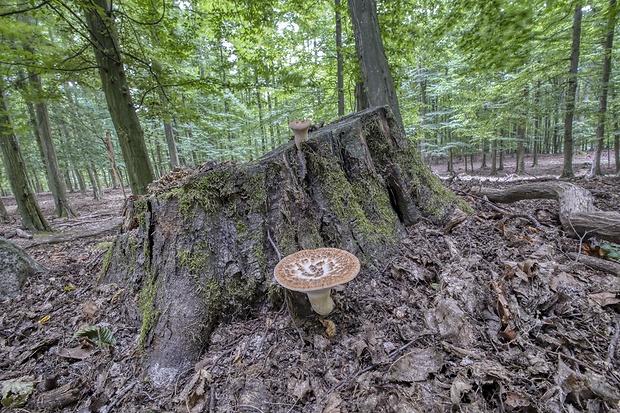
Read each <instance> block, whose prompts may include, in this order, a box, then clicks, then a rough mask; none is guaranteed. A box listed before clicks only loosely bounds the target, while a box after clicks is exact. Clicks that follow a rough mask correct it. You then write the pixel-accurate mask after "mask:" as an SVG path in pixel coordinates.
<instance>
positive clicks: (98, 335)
mask: <svg viewBox="0 0 620 413" xmlns="http://www.w3.org/2000/svg"><path fill="white" fill-rule="evenodd" d="M80 337H86V338H88V339H89V340H91V341H92V342H94V343H96V344H97V347H99V348H104V347H109V346H111V345H114V344H116V338H115V337H114V334H113V333H112V332H111V331H110V330H109V329H108V328H107V327H102V326H99V325H94V326H86V327H83V328H80V329H79V330H78V331H76V333H75V334H74V335H73V338H72V340H75V339H78V338H80Z"/></svg>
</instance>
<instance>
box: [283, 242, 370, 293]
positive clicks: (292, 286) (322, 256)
mask: <svg viewBox="0 0 620 413" xmlns="http://www.w3.org/2000/svg"><path fill="white" fill-rule="evenodd" d="M359 271H360V262H359V260H358V259H357V257H356V256H355V255H353V254H351V253H350V252H347V251H344V250H341V249H338V248H317V249H314V250H302V251H299V252H296V253H294V254H291V255H288V256H286V257H284V258H283V259H282V261H280V262H279V263H278V264H277V265H276V268H275V270H274V275H275V277H276V280H277V281H278V283H280V285H282V286H283V287H285V288H288V289H289V290H293V291H301V292H308V291H316V290H322V289H325V288H331V287H334V286H336V285H339V284H344V283H346V282H349V281H351V280H352V279H353V278H355V277H356V276H357V274H358V273H359Z"/></svg>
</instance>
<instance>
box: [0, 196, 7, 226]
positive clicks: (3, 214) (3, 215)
mask: <svg viewBox="0 0 620 413" xmlns="http://www.w3.org/2000/svg"><path fill="white" fill-rule="evenodd" d="M8 220H9V213H8V212H7V210H6V207H5V206H4V202H2V199H0V221H4V222H6V221H8Z"/></svg>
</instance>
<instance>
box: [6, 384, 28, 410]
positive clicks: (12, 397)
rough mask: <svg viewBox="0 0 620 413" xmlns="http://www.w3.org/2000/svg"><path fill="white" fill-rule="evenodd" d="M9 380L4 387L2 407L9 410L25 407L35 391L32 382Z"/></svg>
mask: <svg viewBox="0 0 620 413" xmlns="http://www.w3.org/2000/svg"><path fill="white" fill-rule="evenodd" d="M19 380H20V379H14V380H8V381H6V382H4V385H3V386H2V405H3V406H4V407H9V408H19V407H23V406H24V405H25V404H26V402H27V401H28V397H30V394H32V392H33V391H34V383H33V382H31V381H19Z"/></svg>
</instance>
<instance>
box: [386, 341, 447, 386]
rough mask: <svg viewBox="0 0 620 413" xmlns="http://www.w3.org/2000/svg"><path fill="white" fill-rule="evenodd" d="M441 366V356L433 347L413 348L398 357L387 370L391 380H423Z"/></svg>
mask: <svg viewBox="0 0 620 413" xmlns="http://www.w3.org/2000/svg"><path fill="white" fill-rule="evenodd" d="M442 366H443V357H442V355H441V354H440V353H438V352H437V351H436V350H435V349H434V348H432V347H427V348H423V349H416V350H413V351H411V352H409V353H407V354H405V355H404V356H402V357H400V358H398V359H397V360H396V361H395V362H394V363H393V364H392V366H391V367H390V369H389V371H388V375H387V377H388V379H389V380H391V381H404V382H408V383H411V382H414V381H424V380H426V379H427V378H428V376H429V375H430V374H433V373H437V372H438V371H439V370H441V368H442Z"/></svg>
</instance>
